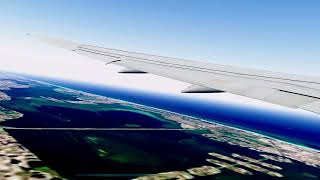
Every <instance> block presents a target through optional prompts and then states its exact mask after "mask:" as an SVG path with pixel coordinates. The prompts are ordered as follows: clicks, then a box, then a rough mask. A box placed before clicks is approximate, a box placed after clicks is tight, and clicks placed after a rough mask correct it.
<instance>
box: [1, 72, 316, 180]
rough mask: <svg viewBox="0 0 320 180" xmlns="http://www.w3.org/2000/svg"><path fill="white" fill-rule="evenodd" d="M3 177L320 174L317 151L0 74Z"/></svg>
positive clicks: (140, 179) (144, 179) (139, 179)
mask: <svg viewBox="0 0 320 180" xmlns="http://www.w3.org/2000/svg"><path fill="white" fill-rule="evenodd" d="M0 125H1V129H0V143H1V146H0V153H1V155H0V159H1V160H0V179H10V178H11V179H52V180H53V179H135V180H157V179H159V180H160V179H161V180H162V179H179V180H183V179H278V178H282V179H319V174H320V173H319V172H320V151H319V150H317V149H315V148H310V147H306V146H302V145H297V144H294V143H292V142H287V141H284V140H280V139H277V138H274V137H270V136H266V135H263V134H260V133H257V132H251V131H248V130H245V129H241V128H238V127H233V126H229V125H225V124H221V123H219V122H215V121H208V120H205V119H201V118H198V117H193V116H189V115H183V114H180V113H176V112H171V111H167V110H162V109H159V108H154V107H149V106H145V105H141V104H136V103H132V102H127V101H123V100H119V99H114V98H110V97H105V96H101V95H96V94H93V93H87V92H83V91H80V90H77V89H70V88H66V87H61V86H57V85H54V84H49V83H45V82H40V81H38V80H33V79H30V78H26V77H22V76H17V75H14V74H8V73H1V74H0Z"/></svg>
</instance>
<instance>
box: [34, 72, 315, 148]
mask: <svg viewBox="0 0 320 180" xmlns="http://www.w3.org/2000/svg"><path fill="white" fill-rule="evenodd" d="M32 78H33V79H36V80H40V81H44V82H48V83H52V84H55V85H59V86H63V87H69V88H73V89H77V90H82V91H85V92H91V93H94V94H98V95H104V96H107V97H111V98H115V99H121V100H125V101H129V102H134V103H138V104H142V105H146V106H151V107H156V108H160V109H165V110H169V111H172V112H177V113H181V114H186V115H191V116H195V117H201V118H204V119H206V120H209V121H215V122H220V123H223V124H228V125H232V126H236V127H241V128H244V129H249V130H253V131H256V132H260V133H263V134H266V135H269V136H273V137H277V138H280V139H284V140H287V141H290V142H293V143H297V144H301V145H305V146H309V147H312V148H315V149H320V116H308V115H304V114H302V113H295V112H290V113H289V112H286V111H280V110H279V111H276V110H271V109H267V108H257V107H252V106H246V105H237V104H232V103H226V102H225V103H222V102H217V101H203V100H197V99H194V98H186V97H178V96H172V95H167V94H160V93H159V94H155V93H150V92H146V91H137V90H129V89H124V88H118V87H109V86H101V85H94V84H85V83H80V82H71V81H62V80H56V79H48V78H41V77H32Z"/></svg>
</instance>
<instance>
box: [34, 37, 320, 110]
mask: <svg viewBox="0 0 320 180" xmlns="http://www.w3.org/2000/svg"><path fill="white" fill-rule="evenodd" d="M33 37H34V38H36V39H38V40H41V41H44V42H46V43H48V44H51V45H55V46H58V47H61V48H65V49H67V50H70V51H74V52H75V53H78V54H81V55H84V56H88V57H91V58H94V59H98V60H101V61H104V62H106V63H107V64H110V63H112V64H116V65H120V66H123V67H125V68H126V69H125V70H123V71H122V73H144V72H147V73H152V74H155V75H159V76H163V77H167V78H171V79H175V80H179V81H183V82H187V83H191V84H193V85H192V86H191V87H189V88H187V89H185V90H183V91H182V92H186V93H188V92H189V93H197V92H205V93H208V92H223V91H224V92H229V93H233V94H237V95H241V96H246V97H250V98H254V99H259V100H262V101H266V102H270V103H274V104H278V105H283V106H287V107H291V108H301V109H305V110H307V111H311V112H315V113H318V114H320V78H318V77H308V76H300V75H292V74H285V73H276V72H271V71H264V70H254V69H246V68H239V67H233V66H226V65H218V64H209V63H202V62H196V61H189V60H183V59H177V58H170V57H162V56H156V55H149V54H142V53H136V52H128V51H122V50H116V49H110V48H103V47H96V46H91V45H85V44H78V43H73V42H68V41H64V40H58V39H53V38H46V37H39V36H33Z"/></svg>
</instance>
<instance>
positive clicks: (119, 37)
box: [0, 0, 320, 76]
mask: <svg viewBox="0 0 320 180" xmlns="http://www.w3.org/2000/svg"><path fill="white" fill-rule="evenodd" d="M0 7H1V11H0V22H1V26H2V27H1V30H0V32H1V33H2V36H6V35H10V36H14V35H15V34H25V33H38V34H42V35H48V36H54V37H62V38H65V39H70V40H76V41H79V42H84V43H89V44H94V45H100V46H105V47H111V48H118V49H125V50H131V51H138V52H144V53H151V54H158V55H165V56H173V57H179V58H186V59H193V60H199V61H208V62H214V63H219V64H233V65H237V66H243V67H253V68H260V69H268V70H273V71H284V72H290V73H297V74H311V75H318V76H319V67H320V20H319V19H320V1H316V0H308V1H303V0H300V1H297V0H259V1H258V0H241V1H240V0H193V1H192V0H68V1H66V0H55V1H52V0H42V1H39V0H28V1H22V0H21V1H16V0H2V1H0ZM17 37H18V36H17Z"/></svg>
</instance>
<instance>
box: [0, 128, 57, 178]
mask: <svg viewBox="0 0 320 180" xmlns="http://www.w3.org/2000/svg"><path fill="white" fill-rule="evenodd" d="M41 168H43V169H46V171H41ZM0 179H12V180H59V179H61V178H59V175H58V174H57V173H56V172H55V171H53V170H51V169H50V168H48V167H43V163H42V162H41V160H40V159H39V158H38V157H36V156H35V155H34V154H33V153H31V152H30V151H29V150H28V149H26V148H25V147H23V146H22V145H21V144H19V143H18V142H17V141H16V140H15V139H14V138H13V137H12V136H10V135H9V134H8V133H6V132H5V131H3V130H2V129H0Z"/></svg>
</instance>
